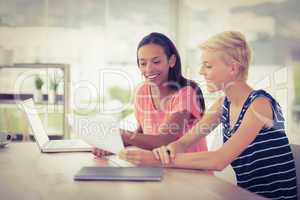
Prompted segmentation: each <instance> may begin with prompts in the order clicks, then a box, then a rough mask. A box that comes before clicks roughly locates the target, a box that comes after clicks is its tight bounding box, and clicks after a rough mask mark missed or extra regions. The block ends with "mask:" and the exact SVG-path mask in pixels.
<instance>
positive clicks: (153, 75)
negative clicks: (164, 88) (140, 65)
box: [145, 74, 159, 79]
mask: <svg viewBox="0 0 300 200" xmlns="http://www.w3.org/2000/svg"><path fill="white" fill-rule="evenodd" d="M158 76H159V74H150V75H145V77H146V78H147V79H154V78H156V77H158Z"/></svg>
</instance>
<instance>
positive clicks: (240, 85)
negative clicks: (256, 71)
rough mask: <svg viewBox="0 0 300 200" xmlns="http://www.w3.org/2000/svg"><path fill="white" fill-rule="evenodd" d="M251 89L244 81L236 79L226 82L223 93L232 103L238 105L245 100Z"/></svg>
mask: <svg viewBox="0 0 300 200" xmlns="http://www.w3.org/2000/svg"><path fill="white" fill-rule="evenodd" d="M252 90H253V89H252V88H251V87H250V86H249V85H248V84H247V83H246V82H245V81H242V80H237V81H234V82H232V83H230V84H227V87H226V88H225V89H224V93H225V95H226V96H227V98H228V99H229V101H230V102H231V104H232V105H234V106H239V105H241V104H243V103H244V102H245V100H246V99H247V97H248V96H249V94H250V92H251V91H252Z"/></svg>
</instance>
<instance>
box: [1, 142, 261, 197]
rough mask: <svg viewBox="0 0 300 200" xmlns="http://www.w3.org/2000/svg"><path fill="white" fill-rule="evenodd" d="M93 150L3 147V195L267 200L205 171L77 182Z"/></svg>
mask: <svg viewBox="0 0 300 200" xmlns="http://www.w3.org/2000/svg"><path fill="white" fill-rule="evenodd" d="M105 165H108V164H107V162H106V161H105V160H102V159H95V158H94V156H93V155H92V154H91V153H51V154H42V153H40V152H39V150H38V147H37V146H36V144H34V143H11V144H9V146H8V147H7V148H2V149H0V199H3V200H4V199H5V200H10V199H30V200H34V199H51V200H52V199H72V200H76V199H80V200H82V199H89V200H90V199H104V198H105V199H125V200H126V199H129V200H132V199H143V200H147V199H149V200H150V199H151V200H153V199H155V200H156V199H205V200H210V199H228V200H233V199H251V200H252V199H263V198H261V197H259V196H257V195H255V194H252V193H250V192H248V191H246V190H244V189H242V188H239V187H237V186H235V185H232V184H231V183H228V182H225V181H223V180H221V179H219V178H217V177H215V176H213V175H210V174H207V173H205V172H203V171H196V170H179V169H164V177H163V180H162V181H161V182H121V181H85V182H77V181H73V175H74V174H75V173H76V172H77V171H78V170H79V169H80V168H81V167H82V166H105Z"/></svg>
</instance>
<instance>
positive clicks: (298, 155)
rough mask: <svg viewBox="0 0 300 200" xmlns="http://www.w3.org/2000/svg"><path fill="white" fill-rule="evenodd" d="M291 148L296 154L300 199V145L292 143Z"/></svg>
mask: <svg viewBox="0 0 300 200" xmlns="http://www.w3.org/2000/svg"><path fill="white" fill-rule="evenodd" d="M291 149H292V152H293V154H294V159H295V165H296V176H297V188H298V199H300V145H298V144H291Z"/></svg>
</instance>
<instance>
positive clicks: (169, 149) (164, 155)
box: [152, 141, 185, 165]
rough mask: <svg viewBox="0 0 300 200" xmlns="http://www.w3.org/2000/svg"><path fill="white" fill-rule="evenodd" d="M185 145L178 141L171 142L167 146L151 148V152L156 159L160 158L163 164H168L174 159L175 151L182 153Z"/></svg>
mask: <svg viewBox="0 0 300 200" xmlns="http://www.w3.org/2000/svg"><path fill="white" fill-rule="evenodd" d="M184 150H185V147H184V146H183V145H182V144H181V143H180V142H178V141H176V142H172V143H170V144H169V145H167V146H161V147H159V148H156V149H153V150H152V152H153V154H154V157H155V159H156V160H160V161H161V163H162V164H163V165H167V164H169V163H170V162H171V161H173V160H174V159H175V155H176V154H177V153H183V152H184Z"/></svg>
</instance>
